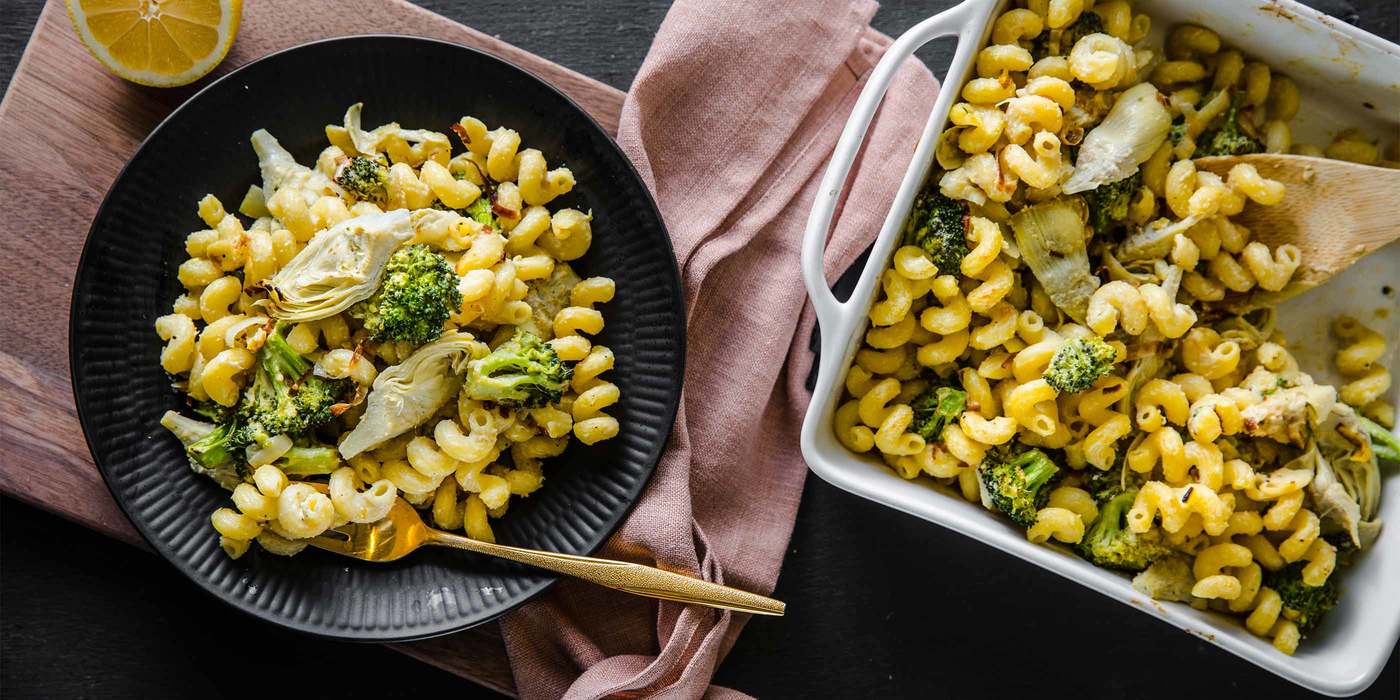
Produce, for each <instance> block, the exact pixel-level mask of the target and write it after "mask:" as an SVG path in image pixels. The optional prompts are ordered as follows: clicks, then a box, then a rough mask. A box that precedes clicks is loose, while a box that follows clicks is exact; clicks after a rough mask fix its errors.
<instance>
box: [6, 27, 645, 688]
mask: <svg viewBox="0 0 1400 700" xmlns="http://www.w3.org/2000/svg"><path fill="white" fill-rule="evenodd" d="M376 33H392V34H411V35H416V36H425V37H432V38H436V39H443V40H446V41H452V42H456V43H459V44H466V45H468V46H472V47H475V48H478V49H482V50H484V51H488V52H490V53H492V54H495V55H497V56H500V57H502V58H504V59H506V60H508V61H511V62H513V63H515V64H516V65H519V66H521V67H523V68H525V69H526V70H529V71H531V72H533V73H535V74H536V75H538V76H540V77H542V78H544V79H545V80H547V81H549V82H550V83H552V84H554V85H555V86H556V87H558V88H560V89H561V90H563V91H564V92H565V93H567V94H568V95H569V96H570V97H572V98H573V99H574V100H575V101H577V102H578V103H579V104H580V105H582V106H583V107H584V109H586V110H588V111H589V112H590V113H591V114H592V115H593V116H594V117H595V118H597V119H598V121H599V122H601V123H602V124H603V126H604V127H605V128H607V129H608V131H609V132H613V133H615V132H616V129H617V119H618V113H619V111H620V109H621V107H622V96H623V94H622V92H620V91H618V90H616V89H614V88H612V87H609V86H607V85H604V84H603V83H600V82H598V81H596V80H593V79H591V78H587V77H584V76H582V75H579V74H578V73H574V72H573V71H570V70H568V69H566V68H563V67H561V66H558V65H556V64H554V63H551V62H549V61H546V60H545V59H542V58H540V57H538V56H535V55H533V54H530V53H527V52H525V51H523V50H521V49H519V48H516V47H514V46H511V45H509V44H506V43H504V42H502V41H500V40H499V39H495V38H493V37H490V36H487V35H485V34H482V33H481V32H477V31H475V30H473V29H470V28H468V27H464V26H462V25H460V24H457V23H456V22H453V21H451V20H448V19H446V18H444V17H441V16H439V15H435V14H433V13H431V12H428V11H426V10H423V9H421V8H418V7H416V6H413V5H410V4H408V3H407V2H403V1H402V0H321V1H312V0H258V1H257V2H251V3H245V5H244V8H243V20H242V28H241V30H240V31H239V36H238V40H237V42H236V43H235V44H234V46H233V49H232V50H231V51H230V52H229V55H228V58H227V59H226V60H225V61H224V62H223V65H221V66H220V67H219V68H218V69H216V70H215V72H214V73H213V75H212V76H209V77H206V78H204V79H202V80H200V81H198V82H196V83H195V84H194V85H191V86H186V87H184V88H177V89H170V90H157V89H153V88H144V87H140V86H137V85H133V84H130V83H127V82H125V81H123V80H121V79H119V78H116V77H114V76H112V75H110V74H108V73H107V72H106V71H105V70H104V69H103V68H102V67H101V66H100V65H99V64H98V63H97V61H96V60H94V59H93V58H92V57H91V56H90V55H89V54H88V52H87V49H86V48H84V47H83V45H82V44H80V43H79V42H78V40H77V37H76V36H75V35H74V33H73V29H72V27H71V26H70V25H69V22H68V17H67V13H66V12H65V10H64V7H63V3H62V2H61V1H59V0H50V2H49V4H48V5H47V6H46V7H45V8H44V10H43V13H42V14H41V15H40V17H39V21H38V24H37V25H36V27H35V30H34V34H33V36H32V37H30V40H29V45H28V47H27V48H26V49H25V52H24V56H23V58H21V59H20V62H19V67H18V68H17V69H16V70H15V74H14V77H13V79H12V81H11V83H10V87H9V90H8V92H7V93H6V94H5V97H4V100H3V102H0V135H3V138H4V140H5V142H6V146H5V147H4V148H0V173H2V174H3V175H0V241H3V248H0V298H3V299H5V301H6V303H5V304H4V305H0V491H3V492H4V493H6V494H8V495H10V496H14V497H15V498H19V499H21V500H24V501H27V502H29V503H32V504H34V505H36V506H38V507H40V508H43V509H45V510H48V511H50V512H53V513H56V514H58V515H61V516H63V517H66V518H69V519H71V520H74V521H77V522H79V523H81V524H83V525H86V526H88V527H91V528H93V529H96V530H99V531H101V532H103V533H105V534H108V535H111V536H112V537H116V538H118V539H120V540H123V541H125V542H128V543H131V544H135V545H138V546H141V539H140V537H139V536H138V535H137V534H136V531H135V530H134V529H133V528H132V526H131V523H130V522H128V521H127V519H126V517H125V516H124V515H122V513H121V511H120V510H119V509H118V508H117V505H116V503H115V502H114V501H113V500H112V497H111V494H109V493H108V491H107V488H106V486H104V485H103V483H102V479H101V477H100V476H99V475H98V472H97V468H96V466H94V465H93V462H92V457H91V455H90V454H89V453H88V449H87V445H86V444H85V443H84V441H83V436H82V430H81V429H80V428H79V426H78V420H77V415H76V413H75V412H74V408H73V392H72V387H71V384H70V382H69V375H68V307H69V303H70V297H71V292H72V285H73V274H74V272H75V271H76V269H77V263H78V255H79V253H80V252H81V251H82V247H83V241H84V239H85V238H86V236H87V231H88V226H89V225H90V223H91V221H92V217H93V215H94V213H95V212H96V210H97V206H98V204H99V203H100V202H101V201H102V197H103V196H104V195H105V194H106V192H107V189H108V188H109V187H110V186H111V184H112V181H113V180H114V179H115V178H116V175H117V172H118V171H119V170H120V169H121V167H122V165H123V164H125V163H126V161H127V159H128V158H130V157H131V155H132V153H134V152H135V150H136V147H137V145H138V144H140V142H141V140H142V139H144V138H145V137H146V135H147V134H148V133H150V131H151V129H152V128H153V127H155V125H156V124H157V123H158V122H159V121H160V120H161V119H163V118H164V117H165V116H166V115H167V114H169V113H170V111H171V110H173V109H174V108H175V107H176V106H178V105H179V104H180V103H182V102H184V101H185V100H186V99H188V98H189V97H190V96H191V95H193V94H194V93H195V92H196V91H197V90H198V89H199V88H201V87H203V86H204V85H206V84H208V82H209V81H210V80H211V79H213V78H214V77H217V76H219V75H223V74H224V73H227V72H228V71H230V70H232V69H234V68H236V67H238V66H240V65H243V64H244V63H247V62H249V61H251V60H253V59H256V58H259V57H261V56H265V55H267V54H269V53H272V52H274V51H277V50H280V49H284V48H287V47H289V46H295V45H297V44H301V43H304V42H307V41H312V40H315V39H324V38H328V37H334V36H345V35H352V34H376ZM189 206H191V207H193V204H192V203H191V204H190V205H189ZM191 211H193V210H191ZM153 342H154V339H153ZM392 646H393V648H394V649H396V650H398V651H401V652H403V653H406V654H409V655H410V656H414V657H416V658H418V659H421V660H423V661H425V662H427V663H430V664H433V665H435V666H438V667H440V668H443V669H446V670H448V671H450V672H452V673H456V674H458V675H461V676H465V677H468V678H471V679H473V680H475V681H477V682H479V683H482V684H483V685H487V686H489V687H491V688H494V689H496V690H499V691H501V692H505V693H513V692H514V682H513V680H512V677H511V673H510V666H509V665H508V664H507V662H506V657H505V647H504V645H503V644H502V642H501V636H500V630H499V628H498V627H497V625H496V624H495V623H491V624H488V625H482V626H480V627H477V628H475V629H473V630H468V631H466V632H462V633H458V634H454V635H450V636H447V637H440V638H437V639H432V640H427V641H423V642H414V643H409V644H397V645H392Z"/></svg>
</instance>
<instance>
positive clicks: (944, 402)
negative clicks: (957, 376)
mask: <svg viewBox="0 0 1400 700" xmlns="http://www.w3.org/2000/svg"><path fill="white" fill-rule="evenodd" d="M909 406H910V407H911V408H913V409H914V423H913V424H912V425H910V426H909V429H910V430H911V431H913V432H916V433H918V434H920V435H922V436H923V437H924V440H926V441H928V442H938V441H940V440H942V439H943V428H944V426H946V425H948V424H949V423H952V422H953V421H955V420H957V419H958V416H960V415H962V412H963V409H964V408H966V407H967V392H966V391H963V390H962V389H958V388H955V387H951V386H930V387H929V388H927V389H925V390H924V392H923V393H922V394H919V395H918V396H915V397H914V400H913V401H910V402H909Z"/></svg>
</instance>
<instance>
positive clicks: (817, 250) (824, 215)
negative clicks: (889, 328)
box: [802, 0, 983, 358]
mask: <svg viewBox="0 0 1400 700" xmlns="http://www.w3.org/2000/svg"><path fill="white" fill-rule="evenodd" d="M982 3H983V0H967V2H963V3H961V4H959V5H956V6H954V7H952V8H949V9H948V10H945V11H943V12H940V13H938V14H936V15H934V16H932V17H930V18H928V19H926V20H924V21H922V22H920V23H919V24H916V25H914V27H913V28H911V29H910V30H909V31H907V32H905V33H904V34H903V35H901V36H900V37H899V38H898V39H896V40H895V42H894V43H893V44H891V45H890V48H889V49H888V50H887V51H885V55H884V56H883V57H882V58H881V59H880V63H879V64H878V65H876V66H875V70H874V71H873V72H872V73H871V74H870V80H869V82H867V83H866V85H865V89H863V90H862V91H861V93H860V97H859V98H858V99H857V100H856V105H855V109H853V110H852V111H851V117H850V119H849V120H847V122H846V128H845V129H844V130H842V132H841V137H840V138H839V139H837V141H836V149H835V151H834V152H833V153H832V155H831V163H830V164H829V165H828V166H827V168H826V174H825V175H824V176H822V184H821V189H820V190H818V191H817V197H816V202H815V203H814V204H813V205H812V213H811V215H810V216H808V218H807V231H806V233H805V234H804V238H803V241H802V278H803V281H804V282H805V283H806V285H807V295H808V296H809V297H811V299H812V306H813V307H814V308H815V309H816V312H817V322H818V323H819V324H820V325H821V329H822V333H823V335H824V336H827V337H832V338H835V337H837V334H838V333H842V332H843V331H838V330H837V327H838V326H842V325H844V324H843V322H844V321H848V320H849V319H848V318H847V317H848V316H849V315H850V314H852V313H855V311H852V309H851V308H850V307H851V304H850V302H845V303H843V302H840V301H837V300H836V296H835V295H833V294H832V293H831V288H830V287H829V286H828V285H827V281H826V272H825V270H824V269H823V266H822V257H823V253H825V251H826V239H827V235H828V234H829V233H830V232H831V223H832V218H833V217H834V216H835V214H836V203H837V202H838V201H839V200H840V198H841V191H842V189H843V187H844V185H845V183H846V178H847V176H848V175H849V174H850V172H851V166H852V165H853V164H854V163H855V159H856V154H857V153H859V152H860V147H861V144H862V143H863V142H864V141H865V132H866V130H867V129H869V127H870V122H871V120H872V119H874V118H875V110H876V109H878V108H879V106H880V102H881V101H883V100H884V98H885V93H886V92H887V91H889V89H890V83H891V82H893V81H894V76H895V74H896V73H897V72H898V71H899V67H900V65H901V64H903V63H904V59H906V58H909V57H910V56H912V55H914V52H915V51H917V50H918V49H919V48H920V47H922V46H923V45H924V44H927V43H928V42H930V41H933V40H934V39H937V38H939V37H944V36H952V35H956V34H958V33H959V32H960V30H962V29H963V28H964V27H965V26H966V25H967V23H968V22H969V21H971V20H972V18H973V14H974V13H975V12H976V10H977V6H979V5H981V4H982ZM884 262H885V261H883V260H875V259H874V258H873V257H872V258H871V260H870V261H869V262H867V263H866V265H882V264H884ZM859 311H864V309H860V310H859ZM826 356H827V355H826V353H823V354H822V357H823V358H825V357H826Z"/></svg>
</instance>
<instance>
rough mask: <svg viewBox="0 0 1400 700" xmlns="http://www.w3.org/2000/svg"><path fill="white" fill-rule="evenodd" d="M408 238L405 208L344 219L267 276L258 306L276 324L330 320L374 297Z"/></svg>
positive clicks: (410, 227) (408, 218) (410, 228)
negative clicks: (263, 296) (387, 266)
mask: <svg viewBox="0 0 1400 700" xmlns="http://www.w3.org/2000/svg"><path fill="white" fill-rule="evenodd" d="M413 235H414V228H413V220H412V217H411V216H410V215H409V213H408V210H407V209H396V210H394V211H391V212H385V213H382V214H366V215H364V216H357V217H355V218H353V219H346V220H345V221H342V222H340V223H339V224H336V225H335V226H334V227H332V228H329V229H327V230H325V231H322V232H321V233H319V234H317V235H316V236H315V237H314V238H312V239H311V242H310V243H308V244H307V245H306V247H305V248H303V249H302V250H301V252H299V253H297V254H296V257H293V258H292V259H291V261H289V262H288V263H287V265H286V266H285V267H283V268H282V269H281V270H279V271H278V272H277V274H276V275H273V277H272V279H271V280H270V281H269V282H268V284H267V292H268V298H267V299H266V300H264V301H262V302H259V303H260V304H261V305H263V306H265V307H266V308H267V311H268V314H269V315H271V316H272V317H273V318H276V319H278V320H280V321H298V322H300V321H314V320H316V319H321V318H328V317H330V316H334V315H336V314H338V313H340V312H342V311H344V310H346V309H348V308H350V307H351V306H353V305H354V304H355V303H356V302H359V301H362V300H364V299H368V298H369V297H370V296H371V295H373V294H374V290H375V289H377V288H378V287H379V278H380V277H381V276H383V273H384V264H385V263H386V262H388V260H389V256H390V255H392V254H393V252H394V251H395V250H396V249H397V248H398V247H399V246H400V245H401V244H403V243H404V242H405V241H407V240H409V239H410V238H413Z"/></svg>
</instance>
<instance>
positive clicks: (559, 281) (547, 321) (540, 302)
mask: <svg viewBox="0 0 1400 700" xmlns="http://www.w3.org/2000/svg"><path fill="white" fill-rule="evenodd" d="M581 280H582V278H580V277H579V276H578V273H577V272H574V269H573V268H572V267H570V266H569V264H568V263H566V262H560V263H555V265H554V272H552V273H550V275H549V277H546V278H545V279H542V280H537V281H534V282H531V283H530V291H529V292H528V293H527V294H526V295H525V303H527V304H529V305H530V310H531V311H532V312H533V313H532V314H531V315H530V318H528V319H525V322H524V323H522V324H520V329H521V330H525V331H529V332H531V333H534V334H535V335H536V336H539V337H540V338H541V339H543V340H549V339H550V338H553V337H554V316H555V315H556V314H558V313H559V311H560V310H561V309H563V308H564V307H566V306H568V305H569V293H570V292H571V291H572V290H573V288H574V285H576V284H578V283H579V282H580V281H581Z"/></svg>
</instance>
